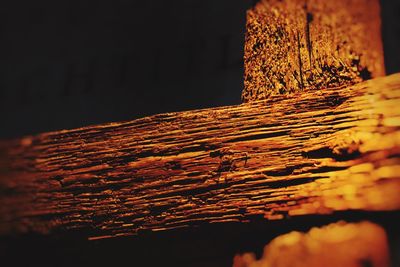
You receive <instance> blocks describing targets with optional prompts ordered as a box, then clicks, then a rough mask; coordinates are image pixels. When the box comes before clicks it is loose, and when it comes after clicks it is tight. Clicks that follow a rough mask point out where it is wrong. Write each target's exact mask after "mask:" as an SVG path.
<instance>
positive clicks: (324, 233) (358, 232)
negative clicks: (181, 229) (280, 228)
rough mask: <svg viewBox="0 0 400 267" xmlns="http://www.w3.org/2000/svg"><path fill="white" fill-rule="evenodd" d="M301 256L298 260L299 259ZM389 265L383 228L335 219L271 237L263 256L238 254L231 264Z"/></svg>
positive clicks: (238, 266) (305, 266)
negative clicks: (309, 227) (317, 225)
mask: <svg viewBox="0 0 400 267" xmlns="http://www.w3.org/2000/svg"><path fill="white" fill-rule="evenodd" d="M299 259H301V260H299ZM321 266H325V267H337V266H346V267H365V266H375V267H389V266H392V265H390V264H389V249H388V240H387V236H386V233H385V230H384V229H383V228H382V227H380V226H379V225H376V224H373V223H370V222H361V223H349V224H347V223H345V222H338V223H334V224H330V225H328V226H324V227H322V228H317V227H315V228H313V229H311V230H310V231H309V232H307V233H300V232H291V233H289V234H285V235H281V236H279V237H277V238H275V239H274V240H272V241H271V242H270V243H269V244H268V245H267V246H265V248H264V254H263V256H262V258H261V259H260V260H259V261H257V260H256V259H255V255H254V254H252V253H246V254H244V255H237V256H236V257H235V259H234V264H233V267H321Z"/></svg>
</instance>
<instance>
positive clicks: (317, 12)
mask: <svg viewBox="0 0 400 267" xmlns="http://www.w3.org/2000/svg"><path fill="white" fill-rule="evenodd" d="M380 27H381V22H380V7H379V0H333V1H324V0H261V1H260V2H259V3H258V4H257V5H256V6H255V7H254V8H253V9H252V10H249V11H248V13H247V25H246V29H247V32H246V43H245V49H244V52H245V56H244V67H245V75H244V78H245V81H244V85H245V89H244V90H243V93H242V98H243V101H244V102H248V101H254V100H257V99H265V98H267V97H269V96H270V95H276V94H283V93H286V92H291V91H299V90H300V91H302V90H305V89H314V90H321V89H325V88H334V87H338V86H343V85H351V84H354V83H357V82H360V81H362V80H365V79H368V78H370V77H378V76H382V75H384V74H385V69H384V63H383V50H382V41H381V30H380Z"/></svg>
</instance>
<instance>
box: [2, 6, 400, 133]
mask: <svg viewBox="0 0 400 267" xmlns="http://www.w3.org/2000/svg"><path fill="white" fill-rule="evenodd" d="M253 2H255V1H254V0H242V1H239V0H237V1H233V0H170V1H162V0H153V1H148V0H146V1H145V0H141V1H133V0H94V1H89V0H68V1H67V0H57V1H54V0H38V1H31V0H12V1H1V2H0V48H1V49H0V62H1V63H0V66H1V69H0V120H1V124H0V138H10V137H17V136H21V135H26V134H34V133H39V132H44V131H50V130H57V129H69V128H75V127H80V126H84V125H89V124H97V123H103V122H110V121H120V120H130V119H134V118H138V117H143V116H146V115H150V114H156V113H161V112H169V111H182V110H190V109H197V108H206V107H215V106H223V105H232V104H238V103H240V94H241V90H242V86H243V85H242V84H243V65H242V58H243V45H244V32H245V12H246V9H248V8H249V7H251V6H252V4H253ZM382 18H383V39H384V45H385V59H386V67H387V73H394V72H398V71H400V55H399V52H398V50H399V47H400V38H399V36H400V27H399V19H400V1H396V0H394V1H387V0H386V1H382Z"/></svg>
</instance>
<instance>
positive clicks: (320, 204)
mask: <svg viewBox="0 0 400 267" xmlns="http://www.w3.org/2000/svg"><path fill="white" fill-rule="evenodd" d="M399 105H400V74H396V75H391V76H388V77H385V78H378V79H374V80H370V81H367V82H363V83H360V84H357V85H355V86H350V87H341V88H333V89H326V90H322V91H318V92H312V91H308V92H303V93H296V94H293V95H291V96H290V97H287V96H284V95H277V96H275V97H272V98H271V99H268V100H265V101H258V102H254V103H247V104H242V105H238V106H231V107H221V108H213V109H205V110H195V111H187V112H180V113H167V114H160V115H155V116H151V117H146V118H143V119H138V120H134V121H128V122H121V123H110V124H104V125H96V126H90V127H84V128H79V129H75V130H65V131H59V132H51V133H45V134H40V135H37V136H31V137H25V138H22V139H18V140H11V141H8V142H1V143H0V155H1V156H0V192H1V194H0V233H1V234H2V235H8V234H21V233H39V234H46V233H53V232H57V231H71V232H74V231H80V232H81V233H84V234H85V235H86V236H87V237H88V238H91V239H98V238H108V237H113V236H119V235H132V234H137V233H139V232H140V231H141V230H149V231H160V230H167V229H176V228H181V227H189V226H195V225H200V224H203V223H225V222H248V221H252V220H254V219H260V218H265V219H266V220H277V219H285V218H287V217H290V216H296V215H310V214H326V213H331V212H334V211H344V210H346V211H347V210H363V211H376V210H378V211H386V210H398V209H400V194H399V192H400V179H399V178H400V157H399V156H400V110H399V108H398V107H399Z"/></svg>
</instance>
